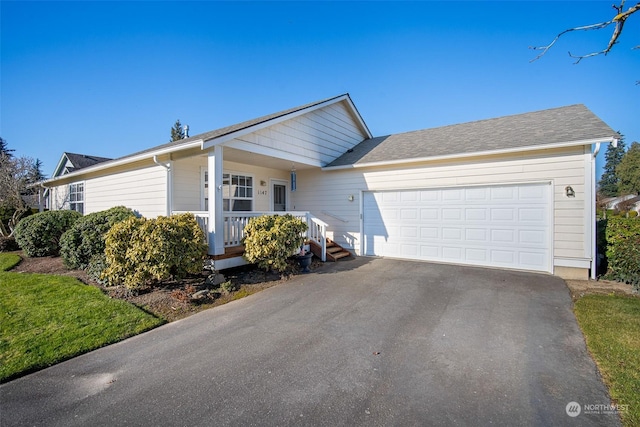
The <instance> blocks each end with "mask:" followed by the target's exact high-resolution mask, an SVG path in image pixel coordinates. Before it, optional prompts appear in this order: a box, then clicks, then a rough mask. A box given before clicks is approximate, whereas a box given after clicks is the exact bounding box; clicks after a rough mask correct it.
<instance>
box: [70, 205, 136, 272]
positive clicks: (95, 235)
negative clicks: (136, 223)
mask: <svg viewBox="0 0 640 427" xmlns="http://www.w3.org/2000/svg"><path fill="white" fill-rule="evenodd" d="M133 216H135V214H134V212H133V211H132V210H131V209H129V208H126V207H124V206H116V207H114V208H111V209H107V210H105V211H100V212H94V213H90V214H87V215H85V216H83V217H82V218H80V219H79V220H78V221H76V222H75V223H74V224H73V227H71V228H70V229H69V230H67V231H66V232H65V233H64V234H63V235H62V237H61V238H60V256H61V257H62V260H63V261H64V263H65V265H66V266H67V267H69V268H79V269H83V270H84V269H86V268H87V266H88V265H89V261H90V260H91V258H92V257H93V256H94V255H98V254H102V253H104V246H105V245H104V239H105V234H106V233H107V231H109V230H110V229H111V227H112V226H113V225H114V224H116V223H118V222H120V221H123V220H125V219H127V218H130V217H133Z"/></svg>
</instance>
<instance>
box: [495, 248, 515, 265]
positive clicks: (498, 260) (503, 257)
mask: <svg viewBox="0 0 640 427" xmlns="http://www.w3.org/2000/svg"><path fill="white" fill-rule="evenodd" d="M515 255H516V254H515V253H514V252H513V251H501V250H495V249H494V250H492V251H491V262H492V263H493V264H496V265H514V264H515V260H516V257H515Z"/></svg>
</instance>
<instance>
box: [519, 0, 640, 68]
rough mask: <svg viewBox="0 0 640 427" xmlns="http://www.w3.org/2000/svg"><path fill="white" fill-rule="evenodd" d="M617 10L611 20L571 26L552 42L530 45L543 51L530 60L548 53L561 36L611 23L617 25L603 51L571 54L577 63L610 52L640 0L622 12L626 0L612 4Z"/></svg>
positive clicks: (595, 28) (603, 26)
mask: <svg viewBox="0 0 640 427" xmlns="http://www.w3.org/2000/svg"><path fill="white" fill-rule="evenodd" d="M612 7H613V8H614V9H615V10H616V12H618V14H617V15H616V16H615V17H613V19H611V20H609V21H605V22H601V23H599V24H591V25H585V26H582V27H574V28H569V29H567V30H564V31H562V32H561V33H559V34H558V35H557V36H556V37H555V38H554V39H553V40H552V41H551V43H549V44H548V45H546V46H538V47H532V46H530V47H529V49H532V50H540V51H542V52H541V53H540V54H539V55H538V56H536V57H535V58H533V59H532V60H531V61H529V62H533V61H536V60H538V59H540V58H541V57H542V56H543V55H544V54H545V53H547V51H548V50H549V49H551V48H552V47H553V45H554V44H555V43H556V42H557V41H558V40H559V39H560V37H562V36H563V35H565V34H567V33H569V32H572V31H588V30H600V29H602V28H606V27H608V26H609V25H611V24H614V25H615V27H614V29H613V34H612V35H611V38H610V39H609V43H608V44H607V47H606V48H605V49H603V50H601V51H598V52H592V53H589V54H586V55H573V54H571V52H569V56H570V57H572V58H575V59H577V61H576V62H575V63H576V64H577V63H578V62H580V61H581V60H582V59H584V58H589V57H592V56H597V55H606V54H607V53H609V52H610V51H611V49H612V48H613V46H614V45H615V44H616V43H617V42H618V38H619V37H620V34H622V29H623V28H624V23H625V22H626V20H627V18H628V17H629V16H631V15H632V14H633V13H635V12H637V11H638V10H640V2H638V3H636V5H635V6H632V7H630V8H629V9H628V10H627V11H626V12H622V9H623V8H624V0H622V1H621V2H620V5H619V6H616V5H613V6H612ZM639 47H640V46H636V47H635V48H634V49H637V48H639Z"/></svg>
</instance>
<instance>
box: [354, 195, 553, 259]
mask: <svg viewBox="0 0 640 427" xmlns="http://www.w3.org/2000/svg"><path fill="white" fill-rule="evenodd" d="M550 188H551V186H550V185H544V184H531V185H513V186H487V187H468V188H456V189H430V190H418V191H413V190H407V191H395V192H380V193H376V192H365V193H364V198H363V204H364V206H363V225H364V233H363V237H364V240H363V242H364V253H365V254H366V255H379V256H389V257H399V258H410V259H423V260H429V261H448V262H456V263H463V264H472V265H488V266H498V267H508V268H518V269H528V270H537V271H549V269H550V266H551V261H550V254H551V251H550V246H551V242H550V240H551V239H550V235H551V233H550V230H551V225H550V222H551V221H550V219H551V215H550V212H551V210H550V197H549V194H550Z"/></svg>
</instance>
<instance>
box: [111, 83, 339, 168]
mask: <svg viewBox="0 0 640 427" xmlns="http://www.w3.org/2000/svg"><path fill="white" fill-rule="evenodd" d="M345 95H346V96H349V94H343V95H338V96H334V97H331V98H327V99H322V100H320V101H315V102H311V103H309V104H305V105H301V106H299V107H293V108H289V109H287V110H283V111H279V112H277V113H273V114H268V115H266V116H262V117H258V118H255V119H251V120H247V121H244V122H241V123H237V124H234V125H231V126H226V127H223V128H220V129H215V130H212V131H209V132H205V133H201V134H198V135H194V136H190V137H188V138H184V139H180V140H178V141H172V142H168V143H166V144H162V145H157V146H155V147H153V148H149V149H146V150H142V151H139V152H136V153H133V154H130V155H127V156H125V157H122V158H123V159H124V158H127V157H133V156H137V155H140V154H144V153H147V152H152V151H157V150H162V149H165V148H169V147H172V146H179V145H182V144H188V143H189V142H194V141H200V140H202V141H209V140H212V139H215V138H219V137H221V136H225V135H228V134H230V133H234V132H237V131H239V130H243V129H246V128H249V127H251V126H255V125H258V124H261V123H265V122H268V121H270V120H274V119H277V118H280V117H282V116H286V115H287V114H291V113H295V112H298V111H301V110H305V109H307V108H311V107H315V106H316V105H319V104H322V103H325V102H329V101H331V100H333V99H336V98H340V97H342V96H345ZM118 160H119V159H118Z"/></svg>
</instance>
